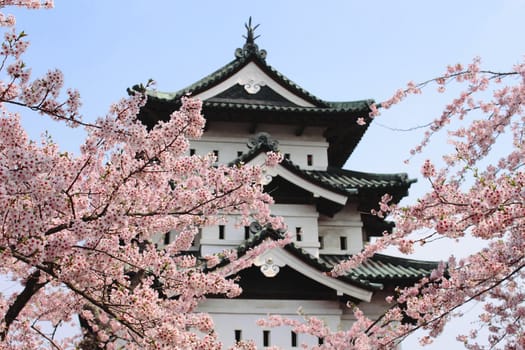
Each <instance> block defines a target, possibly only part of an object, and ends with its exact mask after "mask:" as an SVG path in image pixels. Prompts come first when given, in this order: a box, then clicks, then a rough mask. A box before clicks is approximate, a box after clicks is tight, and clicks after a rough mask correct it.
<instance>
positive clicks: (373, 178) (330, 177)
mask: <svg viewBox="0 0 525 350" xmlns="http://www.w3.org/2000/svg"><path fill="white" fill-rule="evenodd" d="M302 171H303V172H304V173H305V174H307V175H308V176H310V177H312V178H313V179H316V180H318V181H320V182H322V183H325V184H327V185H328V186H332V187H334V188H338V189H342V190H345V191H348V190H350V189H356V188H357V189H364V188H369V189H387V188H392V187H401V186H403V187H408V186H410V184H412V183H414V182H415V181H416V180H414V179H409V178H408V175H407V174H406V173H397V174H376V173H365V172H359V171H352V170H345V169H339V168H334V167H329V168H328V169H327V170H326V171H322V170H302Z"/></svg>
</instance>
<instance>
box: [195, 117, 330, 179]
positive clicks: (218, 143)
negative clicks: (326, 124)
mask: <svg viewBox="0 0 525 350" xmlns="http://www.w3.org/2000/svg"><path fill="white" fill-rule="evenodd" d="M249 128H250V125H248V124H247V123H224V122H214V123H212V124H210V130H208V131H206V132H205V133H204V135H203V137H202V138H201V139H199V140H192V141H191V143H190V149H194V150H195V153H196V154H200V155H206V154H209V153H212V152H213V151H214V150H216V151H218V152H219V163H228V162H230V161H232V160H234V159H235V158H237V157H238V152H243V153H246V152H248V151H249V149H248V147H247V145H246V144H247V142H248V140H249V139H250V138H252V137H254V136H255V135H256V133H257V132H258V131H257V130H256V131H255V134H253V133H249ZM259 129H260V130H264V131H265V132H267V133H269V134H270V135H271V136H272V137H273V138H274V139H276V140H278V141H279V150H280V151H281V153H283V154H285V153H289V154H290V159H291V160H292V162H294V164H296V165H298V166H300V167H301V168H302V169H311V170H325V169H326V167H327V166H328V153H327V151H328V143H327V142H326V141H325V139H324V138H323V137H322V133H323V129H322V128H308V127H307V128H306V129H305V130H304V133H303V134H302V135H301V136H296V135H295V129H296V127H291V126H287V125H266V124H264V125H260V127H259ZM225 135H227V136H225ZM308 154H311V155H312V158H313V163H312V165H308V161H307V159H308V158H307V155H308Z"/></svg>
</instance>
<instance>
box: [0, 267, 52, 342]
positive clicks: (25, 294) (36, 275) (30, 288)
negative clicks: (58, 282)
mask: <svg viewBox="0 0 525 350" xmlns="http://www.w3.org/2000/svg"><path fill="white" fill-rule="evenodd" d="M40 275H41V274H40V270H36V271H35V272H33V273H32V274H31V276H29V278H28V279H27V281H26V286H25V288H24V290H23V291H22V293H20V294H18V296H17V297H16V300H15V301H14V302H13V304H11V306H9V309H8V310H7V312H6V314H5V316H4V322H5V326H4V327H5V328H4V330H3V331H1V332H0V340H2V341H4V340H5V338H6V337H7V333H8V332H9V327H10V326H11V324H12V323H13V322H14V321H15V320H16V318H17V317H18V315H19V314H20V312H21V311H22V310H23V309H24V307H25V306H26V305H27V303H28V302H29V300H30V299H31V297H32V296H33V295H35V294H36V293H37V292H38V291H39V290H40V289H41V288H42V287H44V286H45V285H46V284H47V281H46V282H38V280H39V279H40Z"/></svg>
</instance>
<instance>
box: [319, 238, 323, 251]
mask: <svg viewBox="0 0 525 350" xmlns="http://www.w3.org/2000/svg"><path fill="white" fill-rule="evenodd" d="M319 249H324V237H323V236H319Z"/></svg>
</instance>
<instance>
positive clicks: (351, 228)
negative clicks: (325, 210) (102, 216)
mask: <svg viewBox="0 0 525 350" xmlns="http://www.w3.org/2000/svg"><path fill="white" fill-rule="evenodd" d="M362 227H363V223H362V221H361V216H360V214H359V212H358V211H357V207H356V205H355V204H354V203H349V204H347V205H346V206H345V207H344V208H343V210H341V211H340V212H338V213H337V214H336V215H334V217H333V218H330V217H326V216H323V215H321V216H320V217H319V235H320V236H322V237H323V242H324V247H323V249H321V250H320V251H319V252H320V253H321V254H355V253H358V252H360V251H361V249H363V234H362ZM339 237H346V239H347V249H346V250H342V249H341V246H340V238H339Z"/></svg>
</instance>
